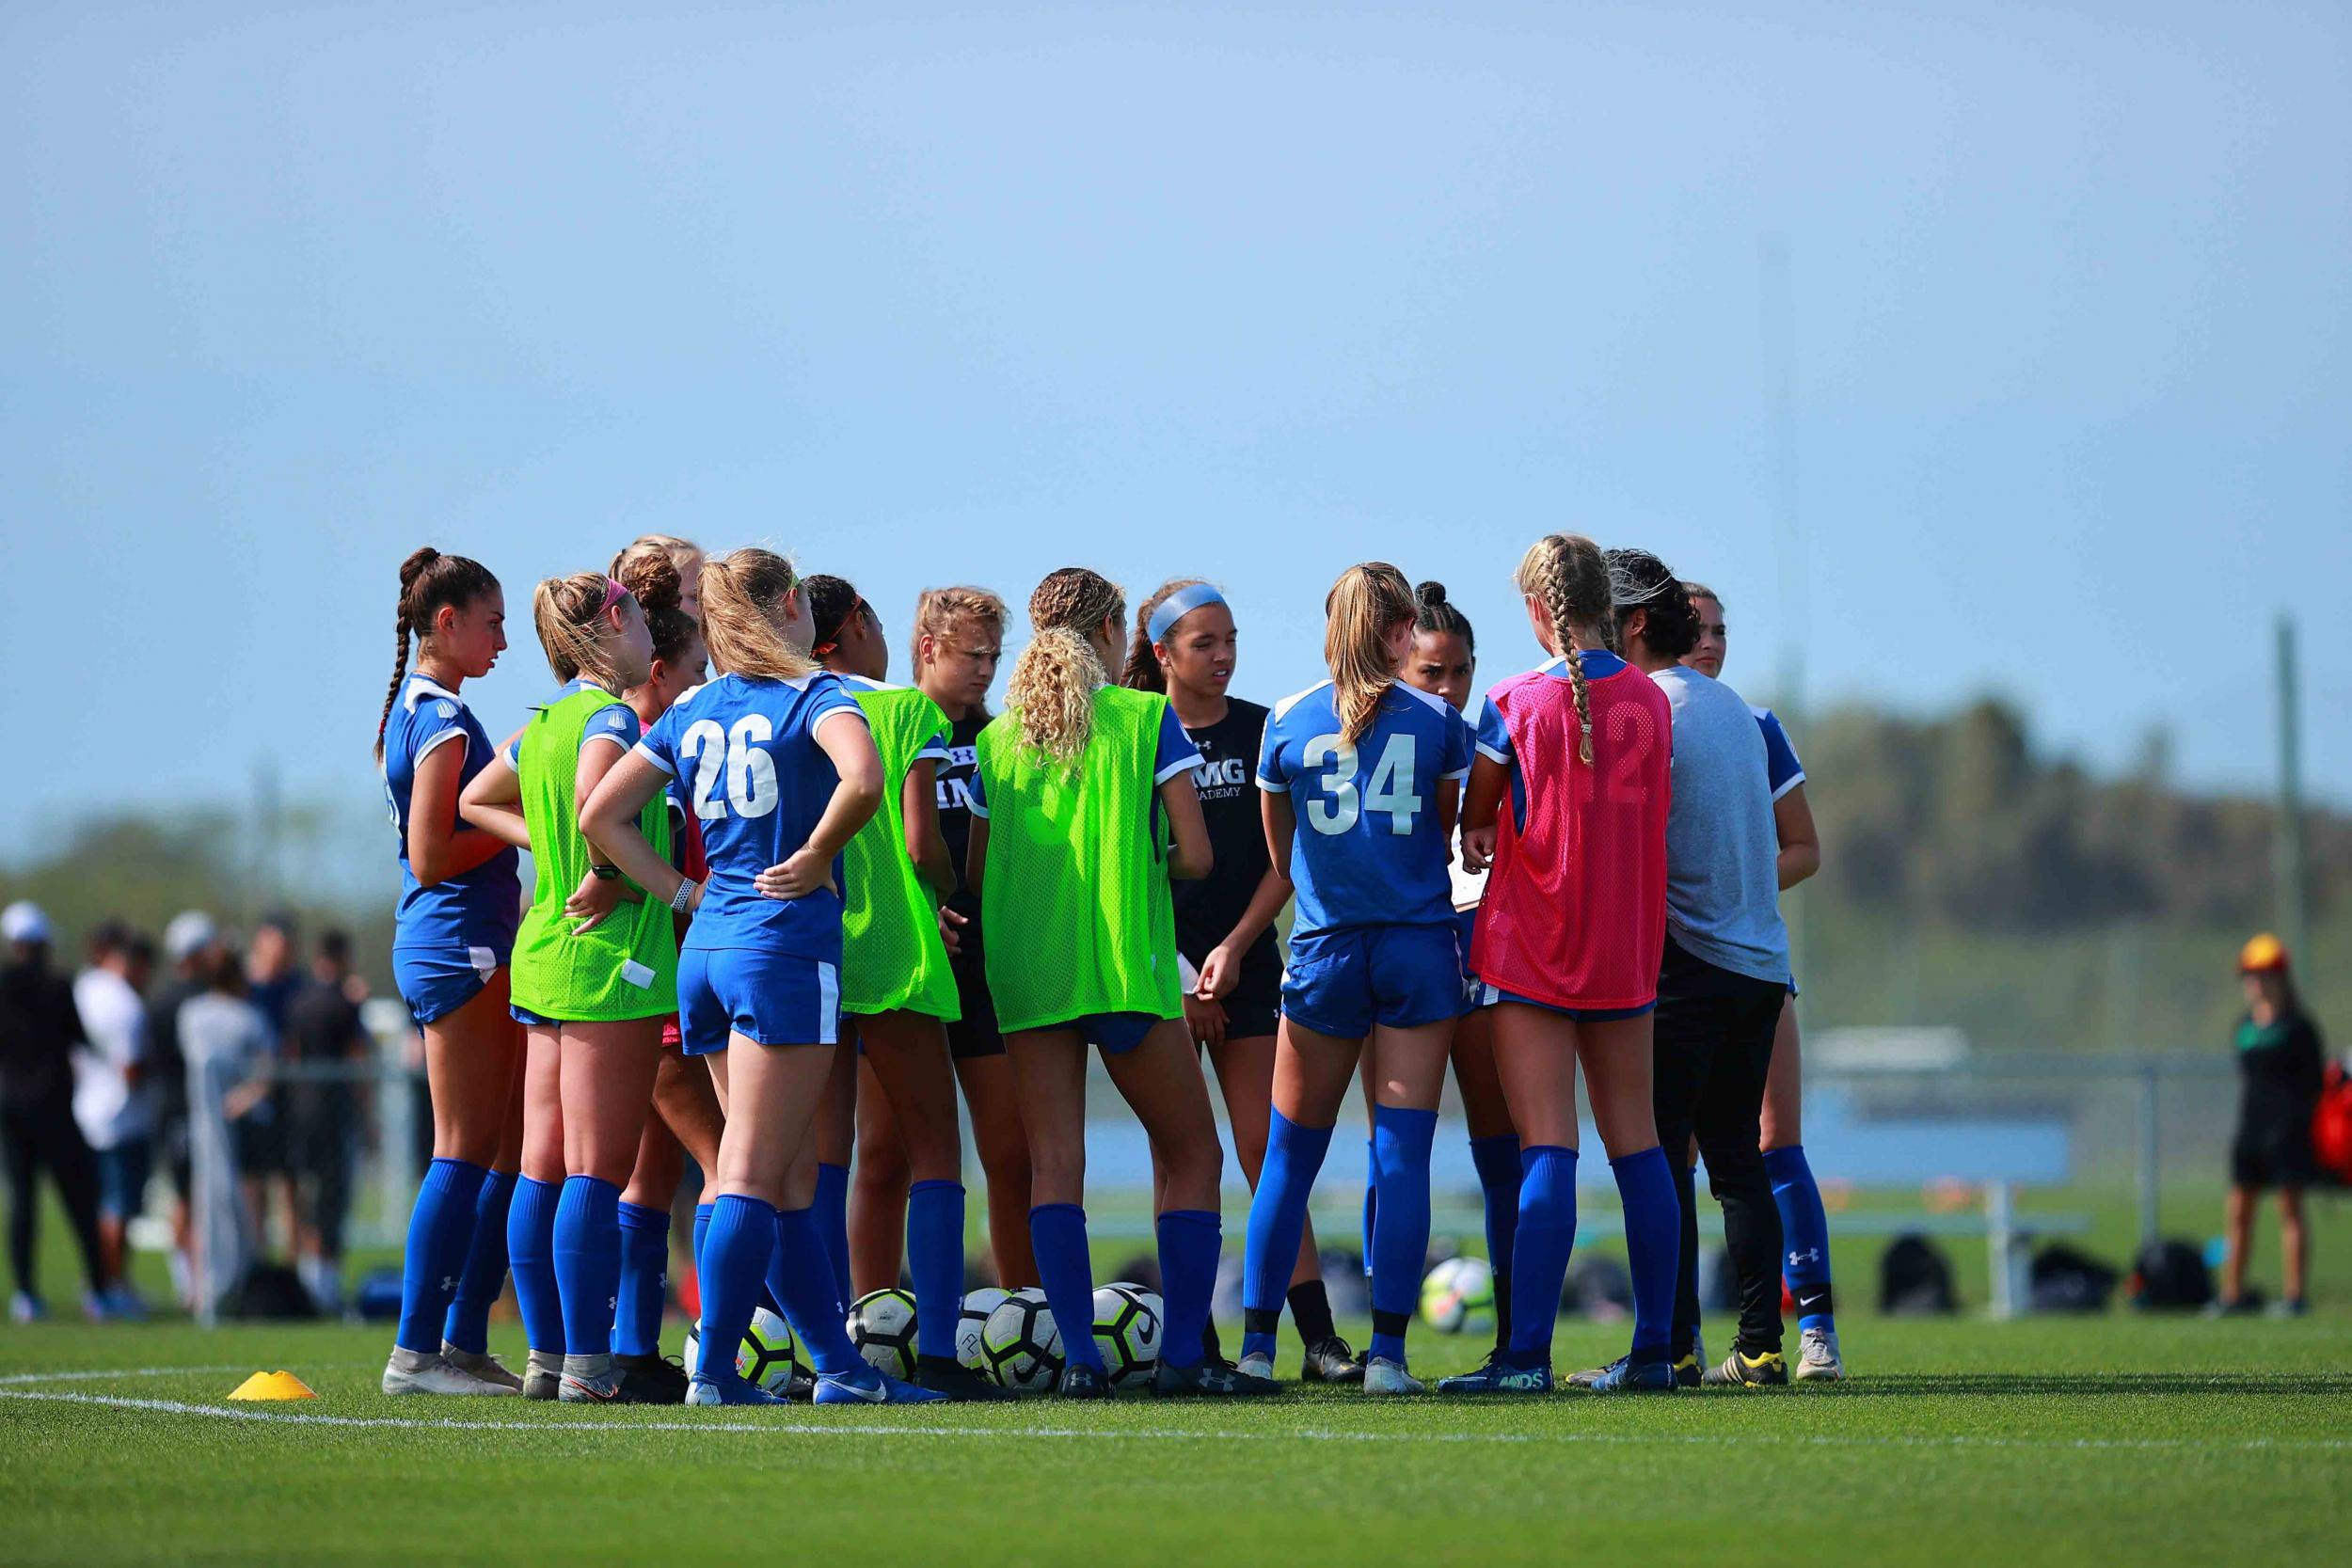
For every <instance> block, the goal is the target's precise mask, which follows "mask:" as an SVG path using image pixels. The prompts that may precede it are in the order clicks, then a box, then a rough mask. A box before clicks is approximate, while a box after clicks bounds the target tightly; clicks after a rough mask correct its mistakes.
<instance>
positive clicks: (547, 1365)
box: [523, 1350, 564, 1400]
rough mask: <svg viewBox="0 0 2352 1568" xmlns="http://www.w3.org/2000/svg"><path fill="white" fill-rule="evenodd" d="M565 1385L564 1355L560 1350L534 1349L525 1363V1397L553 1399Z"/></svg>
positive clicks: (528, 1398) (530, 1398)
mask: <svg viewBox="0 0 2352 1568" xmlns="http://www.w3.org/2000/svg"><path fill="white" fill-rule="evenodd" d="M563 1386H564V1355H563V1353H562V1352H560V1351H536V1350H534V1351H532V1353H531V1355H530V1358H529V1359H527V1360H526V1361H524V1363H523V1398H525V1399H527V1400H551V1399H553V1398H555V1396H556V1392H557V1390H559V1389H561V1388H562V1387H563Z"/></svg>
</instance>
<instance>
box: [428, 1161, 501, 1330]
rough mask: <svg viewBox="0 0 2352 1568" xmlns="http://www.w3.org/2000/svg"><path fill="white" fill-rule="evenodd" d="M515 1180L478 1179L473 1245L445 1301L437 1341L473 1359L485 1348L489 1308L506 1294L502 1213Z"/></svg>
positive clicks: (497, 1175)
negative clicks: (445, 1312) (453, 1291)
mask: <svg viewBox="0 0 2352 1568" xmlns="http://www.w3.org/2000/svg"><path fill="white" fill-rule="evenodd" d="M515 1182H516V1175H515V1173H514V1172H513V1171H511V1170H494V1171H492V1172H490V1174H489V1175H488V1176H486V1177H485V1178H484V1179H483V1182H482V1196H481V1197H479V1198H477V1199H476V1200H475V1201H474V1210H473V1240H472V1241H471V1242H470V1243H468V1244H467V1247H466V1267H465V1271H464V1272H463V1273H461V1274H460V1275H458V1276H457V1294H456V1295H455V1296H453V1297H452V1298H451V1299H450V1304H449V1316H448V1317H447V1318H446V1319H445V1320H443V1322H442V1324H441V1338H444V1339H447V1340H448V1341H449V1342H450V1343H451V1344H453V1345H455V1346H456V1347H457V1348H458V1349H459V1350H465V1351H471V1352H473V1353H474V1354H476V1355H480V1354H482V1353H483V1352H485V1351H486V1350H488V1349H489V1348H490V1308H491V1307H495V1306H497V1305H498V1299H499V1293H500V1292H501V1291H504V1290H505V1289H506V1213H507V1210H508V1207H509V1206H510V1205H511V1204H512V1203H513V1202H514V1200H515Z"/></svg>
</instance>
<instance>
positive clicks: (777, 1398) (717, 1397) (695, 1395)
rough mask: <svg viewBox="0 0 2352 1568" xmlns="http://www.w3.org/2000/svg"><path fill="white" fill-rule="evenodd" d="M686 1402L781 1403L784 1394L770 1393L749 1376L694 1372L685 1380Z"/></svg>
mask: <svg viewBox="0 0 2352 1568" xmlns="http://www.w3.org/2000/svg"><path fill="white" fill-rule="evenodd" d="M686 1402H687V1403H688V1404H699V1405H714V1404H782V1403H783V1402H784V1396H783V1395H781V1394H771V1393H770V1392H769V1391H768V1390H767V1389H765V1388H762V1387H761V1386H759V1385H758V1384H756V1383H754V1382H753V1381H752V1380H751V1379H749V1378H743V1377H734V1376H726V1377H705V1376H703V1375H702V1374H701V1373H700V1372H696V1373H695V1374H694V1375H693V1376H692V1377H691V1378H690V1379H689V1380H688V1381H687V1385H686Z"/></svg>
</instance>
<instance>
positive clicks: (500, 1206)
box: [376, 546, 522, 1394]
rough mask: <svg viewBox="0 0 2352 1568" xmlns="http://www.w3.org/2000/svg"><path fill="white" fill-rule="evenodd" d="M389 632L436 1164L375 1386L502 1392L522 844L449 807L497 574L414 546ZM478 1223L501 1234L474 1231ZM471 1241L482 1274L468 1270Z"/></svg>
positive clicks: (471, 772) (413, 974)
mask: <svg viewBox="0 0 2352 1568" xmlns="http://www.w3.org/2000/svg"><path fill="white" fill-rule="evenodd" d="M393 636H394V642H395V647H396V650H397V651H396V654H395V657H394V659H393V664H392V683H391V689H390V690H389V691H388V692H387V693H386V694H385V698H384V713H383V717H382V719H381V721H379V722H378V723H377V726H376V761H377V763H378V764H379V765H380V766H381V768H382V769H383V774H384V792H385V795H386V797H387V799H388V800H389V803H390V806H391V817H392V831H393V832H394V834H395V836H396V842H397V844H398V846H399V847H398V854H399V858H400V884H401V886H400V905H399V908H398V910H397V911H396V912H395V913H394V915H393V921H392V977H393V980H394V982H395V984H396V985H397V986H398V988H399V990H400V995H401V1000H402V1001H404V1002H405V1003H406V1004H407V1005H408V1012H409V1016H411V1017H412V1018H414V1019H415V1020H416V1021H417V1027H418V1028H419V1029H421V1030H422V1031H423V1033H424V1068H425V1080H426V1082H427V1084H428V1085H430V1086H431V1088H432V1095H433V1164H432V1165H431V1166H430V1167H429V1168H428V1169H427V1170H426V1171H425V1177H424V1182H423V1185H422V1186H421V1188H419V1190H418V1193H417V1203H416V1207H415V1209H414V1210H412V1211H411V1212H410V1213H409V1217H408V1245H407V1250H406V1252H405V1254H404V1256H403V1258H402V1262H401V1284H400V1327H399V1329H398V1330H397V1332H396V1333H395V1334H394V1336H393V1339H392V1354H391V1359H390V1360H389V1362H387V1363H386V1365H385V1368H384V1392H386V1393H387V1394H512V1393H515V1392H516V1391H517V1390H518V1389H520V1388H521V1386H522V1380H521V1379H520V1378H518V1377H516V1375H515V1374H514V1373H512V1372H510V1371H508V1370H506V1368H505V1367H504V1366H502V1365H501V1364H500V1362H499V1361H498V1359H497V1358H496V1357H495V1356H492V1355H491V1354H489V1344H488V1339H487V1329H488V1317H489V1307H490V1302H491V1301H492V1300H493V1299H495V1298H496V1297H497V1295H498V1294H499V1291H501V1289H502V1288H503V1286H504V1283H505V1276H506V1244H505V1237H506V1200H507V1197H508V1196H509V1195H510V1194H511V1193H512V1191H513V1189H514V1182H515V1175H514V1173H515V1168H516V1160H517V1158H518V1154H519V1147H518V1146H519V1142H520V1139H519V1122H518V1120H517V1117H518V1115H519V1113H520V1111H521V1108H522V1107H521V1100H520V1095H519V1088H518V1085H517V1079H518V1077H519V1076H520V1071H521V1067H522V1032H521V1031H520V1030H519V1029H517V1028H516V1025H515V1021H514V1020H513V1019H512V1018H510V1017H509V1016H508V1015H507V1010H506V1008H507V963H508V960H509V958H510V957H511V956H512V953H513V949H514V945H515V926H516V918H517V915H518V911H519V903H520V896H519V895H520V888H519V886H518V884H517V882H516V854H515V851H514V850H513V849H512V848H511V847H508V846H507V845H506V843H505V842H504V841H503V840H501V839H499V838H497V837H495V836H494V835H492V834H489V833H485V832H483V831H482V830H480V829H479V828H469V827H468V826H466V825H465V824H464V823H463V822H461V821H460V820H459V819H458V816H457V798H458V794H459V792H460V791H461V790H462V789H463V788H464V787H465V785H466V784H468V783H469V781H471V780H472V779H473V777H474V776H475V775H476V774H478V773H480V772H481V771H482V770H483V768H485V767H486V766H487V765H488V764H489V761H490V737H489V736H488V735H486V734H485V733H484V731H483V728H482V724H481V721H479V720H477V719H475V718H474V716H473V711H472V709H470V708H469V707H468V706H467V705H466V703H465V699H464V698H463V697H461V696H460V695H459V693H460V692H461V691H462V690H463V689H464V688H465V683H466V682H467V681H468V680H469V679H472V678H473V677H475V676H478V675H485V674H487V673H489V671H490V667H491V666H492V665H494V664H496V663H497V662H498V656H499V655H500V654H501V653H503V652H505V650H506V599H505V595H504V594H502V593H501V591H500V589H499V581H498V578H495V577H492V576H491V575H490V572H489V570H488V569H487V568H486V567H485V566H483V565H482V564H481V562H475V561H469V560H468V559H467V558H465V557H464V556H458V555H443V554H442V553H441V552H440V551H438V550H436V549H433V548H431V547H430V546H427V547H426V548H424V549H421V550H418V551H417V552H416V553H415V554H413V555H411V556H409V558H408V559H407V560H406V561H404V562H401V567H400V606H399V610H397V612H396V615H395V622H394V633H393ZM411 636H414V637H415V638H416V640H417V657H416V668H415V669H414V670H413V671H412V670H411V669H410V668H409V666H408V640H409V638H410V637H411ZM485 1233H486V1234H487V1235H489V1236H490V1237H492V1238H494V1244H493V1245H490V1246H486V1247H479V1248H478V1247H477V1246H476V1244H475V1243H476V1240H477V1237H478V1236H481V1235H484V1234H485ZM477 1257H478V1258H479V1259H480V1270H481V1273H482V1274H483V1275H485V1276H486V1277H480V1278H477V1277H475V1275H476V1268H475V1263H474V1259H475V1258H477ZM469 1287H470V1288H469ZM461 1309H462V1310H461Z"/></svg>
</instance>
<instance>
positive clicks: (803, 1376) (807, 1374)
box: [784, 1367, 817, 1404]
mask: <svg viewBox="0 0 2352 1568" xmlns="http://www.w3.org/2000/svg"><path fill="white" fill-rule="evenodd" d="M784 1397H785V1398H786V1399H787V1400H789V1401H791V1402H793V1403H794V1404H814V1403H816V1402H817V1374H816V1373H815V1372H812V1371H810V1370H808V1369H807V1368H806V1367H795V1368H793V1369H792V1375H791V1376H790V1377H788V1378H786V1379H785V1380H784Z"/></svg>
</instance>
